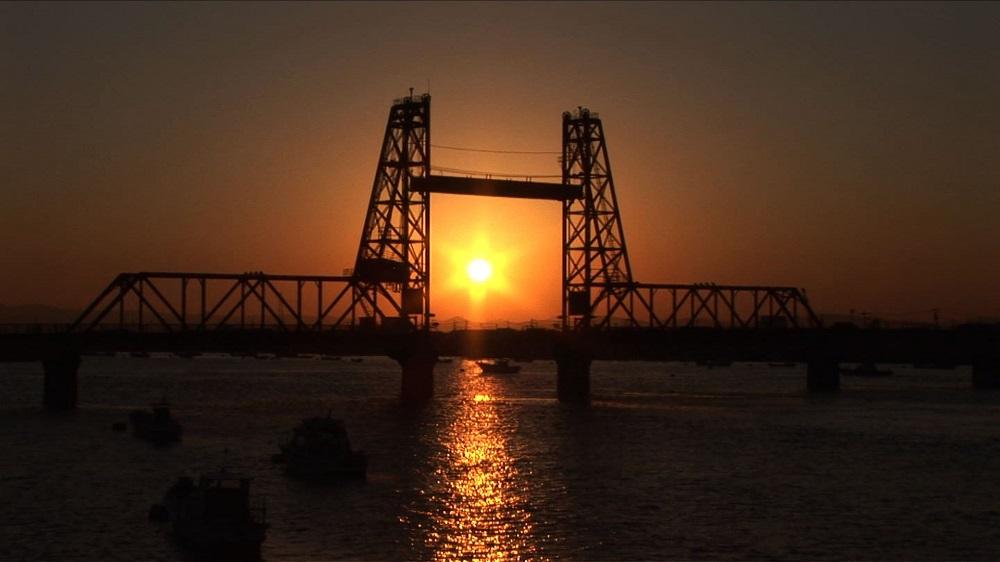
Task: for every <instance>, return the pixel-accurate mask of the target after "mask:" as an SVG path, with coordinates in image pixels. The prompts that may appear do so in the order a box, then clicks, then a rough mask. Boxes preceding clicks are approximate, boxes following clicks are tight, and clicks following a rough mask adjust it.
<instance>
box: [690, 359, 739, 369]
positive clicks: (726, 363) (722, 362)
mask: <svg viewBox="0 0 1000 562" xmlns="http://www.w3.org/2000/svg"><path fill="white" fill-rule="evenodd" d="M732 364H733V362H732V361H731V360H729V359H699V360H698V361H695V365H698V366H699V367H708V368H709V369H711V368H713V367H731V366H732Z"/></svg>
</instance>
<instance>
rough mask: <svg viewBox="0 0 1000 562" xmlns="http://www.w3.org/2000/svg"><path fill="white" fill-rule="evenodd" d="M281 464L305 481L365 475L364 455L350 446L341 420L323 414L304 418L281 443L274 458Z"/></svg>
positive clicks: (365, 457)
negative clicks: (278, 452) (279, 449)
mask: <svg viewBox="0 0 1000 562" xmlns="http://www.w3.org/2000/svg"><path fill="white" fill-rule="evenodd" d="M275 460H276V461H278V462H284V463H285V473H286V474H288V475H289V476H292V477H293V478H301V479H305V480H335V479H359V478H365V475H366V472H367V469H368V457H367V456H365V453H364V452H363V451H355V450H352V449H351V442H350V439H348V437H347V430H346V429H345V428H344V422H343V421H342V420H339V419H335V418H331V417H330V416H329V414H328V415H327V416H326V417H313V418H306V419H304V420H302V422H301V423H300V424H299V425H298V427H296V428H295V429H294V430H292V434H291V436H290V437H289V438H288V440H286V441H285V442H284V443H282V444H281V454H280V455H278V456H277V458H275Z"/></svg>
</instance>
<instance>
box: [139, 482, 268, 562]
mask: <svg viewBox="0 0 1000 562" xmlns="http://www.w3.org/2000/svg"><path fill="white" fill-rule="evenodd" d="M251 481H252V478H249V477H246V476H242V475H240V474H236V473H234V472H231V471H229V470H228V469H226V468H225V467H223V468H222V469H221V470H219V471H218V472H211V473H205V474H202V475H201V477H200V478H199V479H198V482H197V484H195V482H194V480H193V479H192V478H190V477H187V476H182V477H180V478H178V479H177V481H176V482H174V484H173V485H172V486H171V487H170V489H168V490H167V493H166V495H164V497H163V503H162V504H157V505H154V506H152V507H151V508H150V510H149V518H150V519H154V520H160V521H169V522H170V524H171V526H172V528H173V534H174V538H175V539H176V540H177V542H179V543H181V544H183V545H185V546H187V547H189V548H191V549H194V550H197V551H198V552H200V553H202V554H206V555H210V556H212V557H217V558H240V559H247V558H250V559H257V558H259V557H260V545H261V543H263V542H264V539H265V537H266V533H267V527H268V525H267V509H266V506H265V505H264V501H263V498H253V497H251V496H250V483H251Z"/></svg>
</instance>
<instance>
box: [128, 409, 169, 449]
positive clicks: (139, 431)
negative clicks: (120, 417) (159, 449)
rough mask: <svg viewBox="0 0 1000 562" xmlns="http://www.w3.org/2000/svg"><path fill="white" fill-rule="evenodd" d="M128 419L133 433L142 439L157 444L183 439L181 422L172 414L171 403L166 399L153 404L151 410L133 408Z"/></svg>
mask: <svg viewBox="0 0 1000 562" xmlns="http://www.w3.org/2000/svg"><path fill="white" fill-rule="evenodd" d="M128 419H129V422H130V423H131V424H132V433H133V434H134V435H135V436H136V437H139V438H141V439H145V440H147V441H152V442H153V443H156V444H157V445H166V444H167V443H173V442H174V441H180V440H181V424H179V423H177V420H175V419H174V418H173V416H171V415H170V404H167V402H166V400H161V401H159V402H156V403H154V404H152V406H151V407H150V410H132V412H131V413H129V415H128Z"/></svg>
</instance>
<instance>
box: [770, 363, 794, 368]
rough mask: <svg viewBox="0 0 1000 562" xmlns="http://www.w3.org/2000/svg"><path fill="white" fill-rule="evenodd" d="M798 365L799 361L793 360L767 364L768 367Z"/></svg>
mask: <svg viewBox="0 0 1000 562" xmlns="http://www.w3.org/2000/svg"><path fill="white" fill-rule="evenodd" d="M796 365H798V363H795V362H793V361H783V362H777V363H768V364H767V366H768V367H778V368H788V367H794V366H796Z"/></svg>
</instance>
